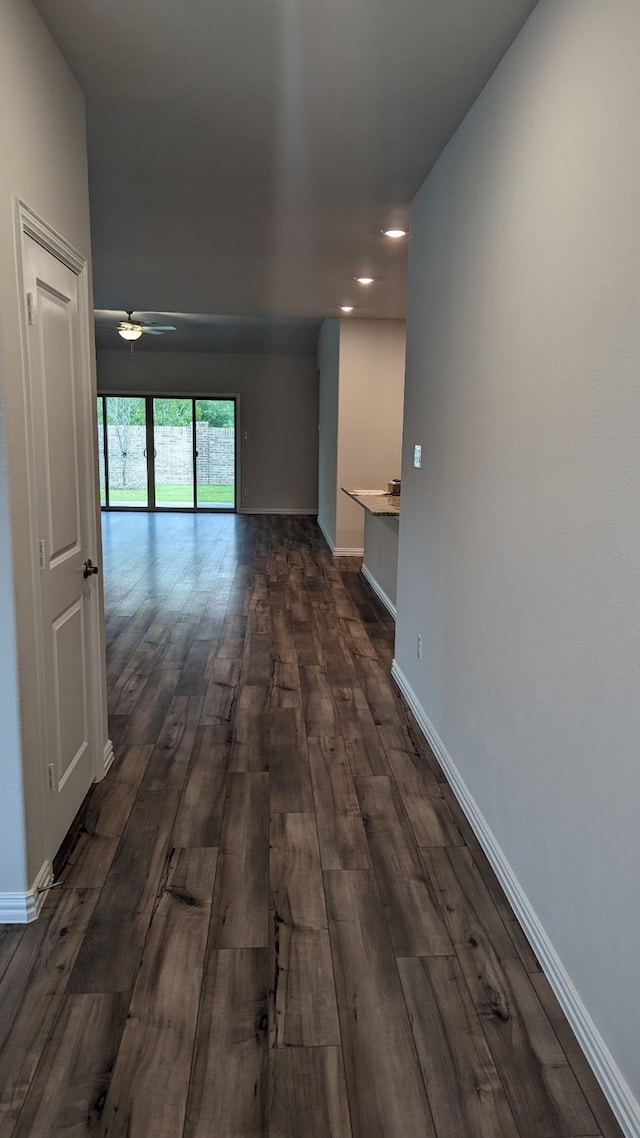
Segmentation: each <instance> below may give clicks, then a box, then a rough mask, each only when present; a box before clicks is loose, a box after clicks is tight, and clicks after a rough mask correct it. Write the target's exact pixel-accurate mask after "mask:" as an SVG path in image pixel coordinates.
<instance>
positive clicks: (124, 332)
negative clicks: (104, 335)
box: [118, 326, 142, 340]
mask: <svg viewBox="0 0 640 1138" xmlns="http://www.w3.org/2000/svg"><path fill="white" fill-rule="evenodd" d="M118 335H119V336H122V339H123V340H139V339H140V337H141V335H142V328H134V327H132V326H129V327H128V328H127V327H125V328H118Z"/></svg>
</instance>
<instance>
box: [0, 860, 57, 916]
mask: <svg viewBox="0 0 640 1138" xmlns="http://www.w3.org/2000/svg"><path fill="white" fill-rule="evenodd" d="M52 881H53V870H52V868H51V862H49V861H45V863H44V865H43V866H42V868H41V869H40V871H39V873H38V874H37V875H36V879H35V881H34V882H33V885H32V886H31V888H30V889H28V890H27V892H26V893H0V923H1V924H8V925H28V924H29V923H30V922H31V921H35V919H36V917H37V916H38V914H39V912H40V910H41V908H42V906H43V905H44V901H45V897H46V893H41V892H39V890H41V889H43V888H44V887H45V886H47V885H50V884H51V882H52Z"/></svg>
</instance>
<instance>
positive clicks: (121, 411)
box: [105, 395, 149, 509]
mask: <svg viewBox="0 0 640 1138" xmlns="http://www.w3.org/2000/svg"><path fill="white" fill-rule="evenodd" d="M145 402H146V401H145V399H143V398H141V397H139V396H133V395H107V396H106V398H105V406H106V414H107V454H108V467H107V470H108V483H107V484H108V487H109V505H110V506H118V507H122V506H124V507H128V506H131V507H138V508H142V509H146V508H147V507H148V505H149V492H148V489H147V485H148V477H147V458H146V448H147V428H146V408H145Z"/></svg>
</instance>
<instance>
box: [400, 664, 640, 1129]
mask: <svg viewBox="0 0 640 1138" xmlns="http://www.w3.org/2000/svg"><path fill="white" fill-rule="evenodd" d="M391 674H392V676H393V678H394V680H395V681H396V683H397V685H398V687H399V689H400V691H401V692H402V695H403V696H404V698H405V700H406V701H407V703H408V705H409V707H410V708H411V710H412V712H413V714H414V716H415V718H416V720H417V722H418V726H419V727H420V730H421V731H422V733H423V734H424V736H425V738H426V739H427V741H428V743H429V746H430V747H431V749H432V751H433V752H434V754H435V756H436V758H437V760H438V762H439V763H440V766H441V767H442V769H443V771H444V773H445V775H446V776H447V781H448V782H449V784H450V786H451V788H452V790H453V792H454V794H455V796H456V798H457V799H458V802H459V803H460V805H461V807H462V809H463V810H464V812H465V814H466V816H467V818H468V819H469V822H470V824H471V826H472V827H473V830H474V832H475V834H476V836H477V838H478V840H479V842H480V844H481V846H482V848H483V850H484V852H485V853H486V855H487V857H488V859H489V861H490V862H491V865H492V867H493V869H494V872H495V874H496V876H497V877H498V880H499V881H500V884H501V885H502V888H503V889H504V891H505V893H506V895H507V898H508V900H509V903H510V905H511V907H512V909H513V911H514V913H515V914H516V916H517V918H518V920H519V921H520V924H521V925H522V928H523V929H524V931H525V933H526V936H527V938H528V940H529V942H530V944H531V947H532V948H533V951H534V952H535V954H536V956H537V958H538V960H539V961H540V964H541V966H542V968H543V970H544V973H545V975H546V977H547V979H548V981H549V983H550V985H551V987H552V988H553V991H554V992H555V994H556V997H557V999H558V1001H559V1003H560V1006H561V1007H562V1010H563V1012H564V1014H565V1015H566V1017H567V1020H568V1021H569V1024H570V1026H571V1028H572V1030H573V1033H574V1035H575V1036H576V1038H577V1040H578V1043H579V1044H580V1046H581V1048H582V1050H583V1051H584V1053H585V1056H586V1058H587V1060H588V1062H589V1064H590V1066H591V1067H592V1069H593V1072H594V1074H595V1076H596V1078H597V1080H598V1082H599V1083H600V1086H601V1087H602V1090H603V1091H604V1094H605V1095H606V1097H607V1099H608V1101H609V1103H610V1105H611V1109H612V1110H613V1112H614V1114H615V1115H616V1118H617V1119H618V1122H619V1123H620V1126H621V1127H622V1130H623V1131H624V1133H625V1135H626V1136H627V1138H640V1103H639V1102H638V1100H637V1099H636V1097H635V1096H634V1094H633V1092H632V1090H631V1087H630V1086H629V1084H628V1083H627V1081H626V1079H625V1078H624V1076H623V1074H622V1072H621V1071H620V1069H619V1067H618V1065H617V1064H616V1062H615V1060H614V1058H613V1056H612V1054H611V1052H610V1051H609V1049H608V1047H607V1045H606V1043H605V1042H604V1040H603V1038H602V1036H601V1035H600V1032H599V1031H598V1029H597V1027H596V1025H595V1023H594V1022H593V1020H592V1019H591V1016H590V1015H589V1012H588V1011H587V1008H586V1007H585V1005H584V1003H583V1002H582V1000H581V998H580V996H579V994H578V992H577V990H576V988H575V986H574V984H573V982H572V980H571V977H570V976H569V975H568V973H567V971H566V969H565V967H564V965H563V964H562V961H561V960H560V958H559V956H558V954H557V952H556V950H555V948H554V947H553V944H552V943H551V941H550V939H549V937H548V936H547V933H546V932H545V930H544V928H543V926H542V924H541V922H540V920H539V918H538V916H537V914H536V913H535V911H534V909H533V907H532V905H531V902H530V901H529V899H528V897H527V895H526V893H525V892H524V890H523V888H522V886H521V885H520V882H519V881H518V879H517V877H516V875H515V873H514V872H513V869H512V868H511V866H510V864H509V862H508V860H507V858H506V856H505V854H504V852H503V850H502V849H501V847H500V845H499V843H498V841H497V839H496V837H495V834H494V833H493V831H492V830H491V828H490V827H489V825H488V823H487V820H486V818H485V817H484V815H483V814H482V811H481V810H480V808H479V806H478V804H477V802H476V801H475V799H474V798H473V795H472V794H471V792H470V790H469V788H468V787H467V785H466V783H465V781H464V779H463V778H462V776H461V774H460V772H459V771H458V768H457V767H456V765H455V763H454V761H453V759H452V757H451V755H450V754H449V752H448V751H447V749H446V747H445V745H444V743H443V742H442V739H441V738H440V736H439V735H438V732H437V731H436V729H435V727H434V726H433V723H432V722H431V720H430V719H429V716H428V715H427V713H426V711H425V710H424V708H423V706H422V704H421V703H420V701H419V699H418V697H417V695H416V693H415V692H414V690H413V688H412V687H411V685H410V684H409V682H408V680H407V678H406V677H405V675H404V673H403V671H402V669H401V668H400V666H399V664H398V662H397V661H396V660H394V661H393V664H392V666H391Z"/></svg>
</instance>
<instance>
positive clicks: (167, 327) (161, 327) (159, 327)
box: [142, 324, 175, 336]
mask: <svg viewBox="0 0 640 1138" xmlns="http://www.w3.org/2000/svg"><path fill="white" fill-rule="evenodd" d="M142 331H143V332H150V333H151V335H152V336H161V335H162V334H163V333H164V332H175V328H174V326H173V324H145V325H144V327H143V329H142Z"/></svg>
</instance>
